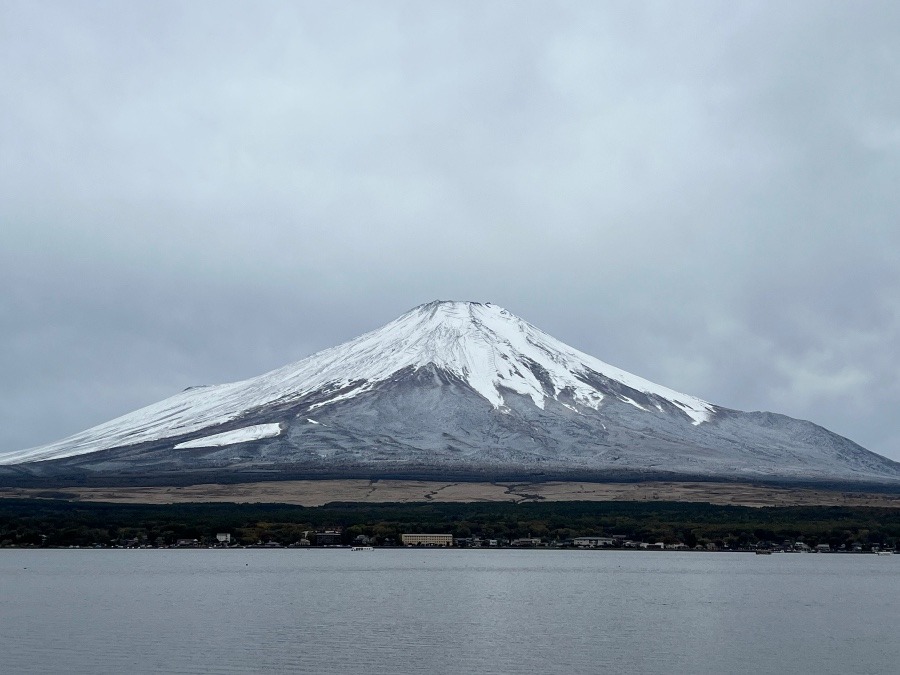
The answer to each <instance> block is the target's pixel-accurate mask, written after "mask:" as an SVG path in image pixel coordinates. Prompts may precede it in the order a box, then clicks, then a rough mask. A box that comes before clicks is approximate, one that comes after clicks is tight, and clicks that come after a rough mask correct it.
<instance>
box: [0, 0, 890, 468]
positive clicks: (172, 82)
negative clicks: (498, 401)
mask: <svg viewBox="0 0 900 675" xmlns="http://www.w3.org/2000/svg"><path fill="white" fill-rule="evenodd" d="M898 34H900V6H898V5H896V3H889V2H885V3H877V2H870V3H866V4H865V5H862V6H851V5H848V4H843V3H831V4H829V3H825V4H823V3H818V2H816V3H806V2H796V3H790V4H788V5H785V4H784V3H774V2H773V3H742V4H740V5H736V6H735V5H734V4H733V3H727V2H722V3H709V2H703V3H697V4H690V3H688V4H684V3H679V4H677V5H674V4H672V3H624V2H623V3H613V4H605V5H603V6H599V7H593V6H591V5H590V4H589V3H522V2H513V3H501V2H495V3H486V4H485V3H475V2H471V3H466V2H462V3H460V2H453V3H449V2H448V3H426V4H422V3H412V2H410V3H406V2H396V3H390V2H389V3H377V4H365V3H363V4H354V5H340V4H337V5H322V4H321V3H274V2H273V3H266V4H265V5H251V4H249V3H234V4H232V3H227V2H226V3H223V2H214V3H212V2H211V3H201V2H196V3H171V4H170V3H164V2H159V3H146V4H140V5H135V4H133V3H127V4H122V3H115V2H109V3H90V2H80V3H70V2H60V3H49V2H21V3H17V2H5V3H3V4H2V6H0V287H2V288H3V296H2V301H0V369H2V373H3V378H2V382H3V383H4V385H5V386H4V387H3V389H2V392H0V451H7V450H18V449H21V448H24V447H28V446H32V445H38V444H41V443H44V442H49V441H52V440H56V439H58V438H60V437H62V436H64V435H66V434H69V433H72V432H75V431H79V430H81V429H84V428H86V427H88V426H91V425H93V424H96V423H99V422H102V421H105V420H107V419H110V418H112V417H114V416H116V415H119V414H123V413H125V412H128V411H130V410H133V409H135V408H137V407H139V406H142V405H145V404H149V403H152V402H154V401H156V400H159V399H161V398H164V397H165V396H168V395H170V394H172V393H174V392H176V391H179V390H181V389H183V388H185V387H187V386H190V385H193V384H200V383H210V382H224V381H230V380H235V379H240V378H244V377H250V376H253V375H257V374H259V373H261V372H263V371H265V370H267V369H271V368H275V367H277V366H280V365H283V364H285V363H287V362H289V361H292V360H297V359H299V358H301V357H303V356H305V355H308V354H310V353H312V352H313V351H316V350H318V349H321V348H324V347H328V346H331V345H334V344H337V343H339V342H341V341H343V340H345V339H349V338H351V337H354V336H355V335H357V334H359V333H361V332H363V331H365V330H369V329H372V328H375V327H377V326H379V325H381V324H383V323H386V322H387V321H389V320H390V319H392V318H394V317H395V316H396V315H398V314H400V313H402V312H403V311H405V310H407V309H409V308H411V307H413V306H415V305H417V304H420V303H422V302H427V301H429V300H433V299H438V298H440V299H474V300H490V301H492V302H496V303H497V304H500V305H503V306H505V307H507V308H508V309H510V310H511V311H513V312H515V313H517V314H519V315H520V316H522V317H524V318H526V319H528V320H529V321H531V322H532V323H534V324H536V325H537V326H539V327H541V328H543V329H544V330H546V331H548V332H550V333H551V334H553V335H555V336H556V337H558V338H559V339H561V340H563V341H565V342H568V343H569V344H571V345H573V346H575V347H577V348H579V349H582V350H583V351H586V352H588V353H591V354H593V355H595V356H597V357H599V358H601V359H603V360H605V361H607V362H610V363H612V364H615V365H617V366H619V367H622V368H625V369H626V370H630V371H632V372H635V373H637V374H639V375H641V376H643V377H646V378H648V379H651V380H654V381H656V382H659V383H661V384H665V385H667V386H669V387H672V388H675V389H678V390H681V391H685V392H687V393H690V394H694V395H696V396H700V397H702V398H705V399H707V400H710V401H712V402H715V403H717V404H720V405H725V406H729V407H734V408H739V409H744V410H758V409H765V410H773V411H777V412H782V413H785V414H788V415H791V416H794V417H800V418H804V419H810V420H812V421H814V422H817V423H819V424H822V425H823V426H826V427H828V428H829V429H831V430H833V431H836V432H838V433H841V434H843V435H845V436H847V437H849V438H851V439H853V440H855V441H857V442H859V443H861V444H862V445H864V446H866V447H868V448H869V449H871V450H874V451H876V452H879V453H881V454H883V455H886V456H888V457H891V458H893V459H897V460H900V418H898V417H897V415H896V413H895V408H896V405H897V402H898V400H900V384H898V382H900V354H898V350H897V349H896V346H897V345H898V344H900V226H898V223H900V197H898V194H900V191H898V190H897V187H896V186H897V185H900V42H898V41H897V39H896V36H897V35H898Z"/></svg>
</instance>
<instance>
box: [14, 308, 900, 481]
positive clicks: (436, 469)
mask: <svg viewBox="0 0 900 675" xmlns="http://www.w3.org/2000/svg"><path fill="white" fill-rule="evenodd" d="M0 464H2V465H4V466H0V481H2V482H3V483H4V484H7V485H9V484H15V483H20V484H25V483H29V482H32V483H36V484H37V483H41V484H48V485H49V484H53V483H57V484H65V483H68V484H76V483H85V484H104V483H106V484H112V483H119V484H128V483H131V484H157V485H165V484H176V483H177V484H187V483H198V482H222V481H229V482H239V481H247V480H266V479H278V480H284V479H302V478H322V479H324V478H332V479H334V478H377V477H380V478H396V479H429V480H435V479H438V480H440V479H448V478H449V479H453V480H469V481H474V480H485V479H488V480H512V481H518V480H528V481H534V480H539V481H547V480H554V479H556V480H567V481H570V480H591V481H615V480H630V481H633V480H650V479H655V480H673V479H674V480H692V479H700V480H705V481H710V480H717V479H725V480H728V481H745V482H769V483H821V484H824V483H831V484H835V483H845V482H849V483H872V484H883V485H900V464H897V463H896V462H892V461H890V460H888V459H886V458H884V457H881V456H879V455H876V454H874V453H872V452H869V451H867V450H865V449H864V448H862V447H860V446H859V445H857V444H855V443H853V442H852V441H850V440H848V439H846V438H843V437H841V436H838V435H836V434H833V433H831V432H829V431H828V430H826V429H824V428H822V427H820V426H817V425H815V424H812V423H810V422H805V421H801V420H796V419H792V418H789V417H786V416H783V415H777V414H774V413H761V412H755V413H745V412H740V411H736V410H730V409H727V408H723V407H720V406H715V405H713V404H711V403H708V402H706V401H703V400H701V399H699V398H697V397H694V396H690V395H687V394H682V393H679V392H676V391H674V390H671V389H669V388H667V387H663V386H660V385H657V384H654V383H652V382H649V381H647V380H644V379H643V378H640V377H637V376H635V375H632V374H630V373H627V372H625V371H622V370H620V369H618V368H615V367H614V366H611V365H609V364H606V363H604V362H602V361H599V360H598V359H595V358H593V357H591V356H589V355H587V354H584V353H582V352H579V351H578V350H575V349H573V348H572V347H569V346H568V345H565V344H564V343H562V342H560V341H558V340H556V339H554V338H552V337H551V336H549V335H547V334H546V333H543V332H542V331H540V330H539V329H537V328H535V327H534V326H532V325H531V324H528V323H527V322H525V321H523V320H522V319H520V318H518V317H516V316H514V315H512V314H511V313H509V312H507V311H506V310H504V309H502V308H499V307H496V306H494V305H490V304H479V303H463V302H435V303H429V304H427V305H423V306H421V307H417V308H415V309H413V310H411V311H410V312H408V313H407V314H404V315H403V316H401V317H399V318H398V319H396V320H395V321H392V322H391V323H389V324H387V325H386V326H384V327H383V328H381V329H378V330H376V331H372V332H371V333H367V334H365V335H363V336H361V337H359V338H357V339H355V340H352V341H350V342H348V343H345V344H343V345H340V346H338V347H334V348H332V349H328V350H325V351H323V352H320V353H318V354H314V355H313V356H310V357H309V358H307V359H304V360H303V361H300V362H298V363H295V364H291V365H289V366H285V367H284V368H281V369H278V370H276V371H272V372H271V373H267V374H265V375H262V376H260V377H258V378H254V379H251V380H246V381H244V382H236V383H231V384H225V385H217V386H207V387H196V388H191V389H189V390H187V391H184V392H182V393H180V394H178V395H176V396H174V397H172V398H170V399H166V400H165V401H161V402H160V403H158V404H155V405H152V406H149V407H147V408H144V409H142V410H139V411H136V412H134V413H131V414H129V415H125V416H123V417H121V418H118V419H116V420H112V421H111V422H108V423H106V424H103V425H100V426H98V427H94V428H92V429H88V430H86V431H84V432H82V433H80V434H76V435H75V436H72V437H70V438H67V439H63V440H61V441H59V442H56V443H53V444H50V445H47V446H43V447H40V448H33V449H29V450H24V451H19V452H13V453H7V454H6V455H0Z"/></svg>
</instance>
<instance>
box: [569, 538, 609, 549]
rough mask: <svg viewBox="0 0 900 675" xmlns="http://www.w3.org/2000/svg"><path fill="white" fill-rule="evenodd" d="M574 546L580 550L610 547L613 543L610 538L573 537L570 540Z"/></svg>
mask: <svg viewBox="0 0 900 675" xmlns="http://www.w3.org/2000/svg"><path fill="white" fill-rule="evenodd" d="M572 541H573V542H574V543H575V545H576V546H580V547H582V548H597V547H598V546H612V545H613V544H614V543H615V540H613V539H612V538H611V537H575V539H573V540H572Z"/></svg>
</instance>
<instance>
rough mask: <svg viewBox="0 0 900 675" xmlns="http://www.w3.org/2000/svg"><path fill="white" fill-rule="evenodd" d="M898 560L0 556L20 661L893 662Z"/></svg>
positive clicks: (92, 667)
mask: <svg viewBox="0 0 900 675" xmlns="http://www.w3.org/2000/svg"><path fill="white" fill-rule="evenodd" d="M898 635H900V555H895V556H890V557H888V556H874V555H855V556H854V555H843V556H842V555H812V554H781V555H777V554H776V555H771V556H754V555H748V554H724V553H719V554H708V553H652V552H610V551H604V552H600V551H597V552H594V551H465V550H459V551H414V550H376V551H373V552H350V551H349V550H344V549H341V550H234V551H227V550H226V551H222V550H220V551H207V550H196V551H167V550H160V551H156V550H149V551H92V550H65V551H15V550H5V551H0V671H2V672H3V673H7V674H14V673H32V672H34V673H126V672H132V673H248V672H261V671H262V672H284V673H355V672H361V673H474V672H480V673H601V672H608V673H746V672H755V673H784V672H799V673H898V672H900V638H898Z"/></svg>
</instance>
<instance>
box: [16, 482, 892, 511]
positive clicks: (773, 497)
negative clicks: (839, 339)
mask: <svg viewBox="0 0 900 675" xmlns="http://www.w3.org/2000/svg"><path fill="white" fill-rule="evenodd" d="M4 497H6V498H16V497H18V498H57V499H59V498H65V499H72V500H76V501H91V502H114V503H122V504H181V503H187V502H231V503H270V504H297V505H300V506H322V505H323V504H328V503H330V502H361V503H379V502H380V503H384V502H399V503H406V502H423V501H435V502H479V501H491V502H500V501H508V502H529V501H677V502H707V503H711V504H733V505H739V506H757V507H761V506H877V507H888V508H900V495H893V494H876V493H857V492H839V491H830V490H822V489H806V488H777V487H763V486H754V485H739V484H732V483H675V482H648V483H579V482H548V483H466V482H438V481H399V480H379V481H369V480H299V481H274V482H261V483H241V484H234V485H219V484H206V485H191V486H187V487H118V488H59V489H54V490H52V491H49V490H41V489H27V488H0V498H4Z"/></svg>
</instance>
